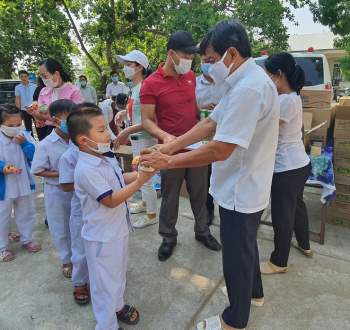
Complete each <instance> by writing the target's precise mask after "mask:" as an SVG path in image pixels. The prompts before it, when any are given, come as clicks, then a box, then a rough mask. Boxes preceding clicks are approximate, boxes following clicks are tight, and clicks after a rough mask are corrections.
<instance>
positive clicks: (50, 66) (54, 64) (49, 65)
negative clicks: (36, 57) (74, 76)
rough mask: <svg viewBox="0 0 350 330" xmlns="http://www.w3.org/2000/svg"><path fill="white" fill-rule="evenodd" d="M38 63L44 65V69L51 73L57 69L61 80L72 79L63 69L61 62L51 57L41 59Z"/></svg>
mask: <svg viewBox="0 0 350 330" xmlns="http://www.w3.org/2000/svg"><path fill="white" fill-rule="evenodd" d="M39 65H45V67H46V70H47V71H49V72H50V73H51V74H54V73H55V72H56V71H58V72H59V73H60V76H61V78H62V80H63V82H67V81H72V80H71V77H70V76H69V74H68V73H67V72H66V71H65V70H64V68H63V66H62V64H61V63H60V62H58V61H56V60H55V59H53V58H48V59H46V60H44V61H41V62H40V63H39Z"/></svg>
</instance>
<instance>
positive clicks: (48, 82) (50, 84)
mask: <svg viewBox="0 0 350 330" xmlns="http://www.w3.org/2000/svg"><path fill="white" fill-rule="evenodd" d="M42 80H43V82H44V85H45V86H46V87H50V88H55V87H57V83H54V82H53V80H52V79H45V78H42Z"/></svg>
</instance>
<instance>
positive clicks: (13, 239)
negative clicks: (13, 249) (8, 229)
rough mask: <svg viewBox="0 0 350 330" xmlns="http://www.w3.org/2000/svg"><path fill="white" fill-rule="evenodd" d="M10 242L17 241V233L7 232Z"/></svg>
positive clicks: (18, 238) (18, 237)
mask: <svg viewBox="0 0 350 330" xmlns="http://www.w3.org/2000/svg"><path fill="white" fill-rule="evenodd" d="M8 237H9V241H10V242H19V240H20V236H19V234H17V233H9V235H8Z"/></svg>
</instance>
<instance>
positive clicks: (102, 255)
mask: <svg viewBox="0 0 350 330" xmlns="http://www.w3.org/2000/svg"><path fill="white" fill-rule="evenodd" d="M68 128H69V133H70V136H71V139H72V141H73V142H74V143H75V144H76V145H78V147H79V150H80V151H79V159H78V163H77V166H76V168H75V175H74V183H75V192H76V194H77V196H78V198H79V200H80V204H81V207H82V214H83V222H84V224H83V229H82V237H83V239H84V246H85V252H86V258H87V263H88V269H89V278H90V292H91V299H92V307H93V311H94V315H95V319H96V322H97V324H96V328H95V329H96V330H106V329H108V330H117V329H121V328H119V326H118V320H119V321H122V322H125V323H127V324H131V325H134V324H137V323H138V321H139V319H140V316H139V312H138V311H137V310H136V309H135V308H134V307H133V306H129V305H125V304H124V291H125V284H126V269H127V255H128V238H129V228H130V226H131V223H130V216H129V210H128V208H127V202H126V201H127V199H128V198H130V197H131V196H132V195H133V194H134V193H135V192H136V191H137V190H138V189H139V188H140V187H141V186H142V184H143V183H144V182H146V181H147V180H149V179H150V178H151V177H152V175H153V174H154V172H151V173H150V172H148V173H146V172H142V171H140V172H139V174H138V176H137V178H136V173H130V174H124V175H123V174H122V171H121V169H120V167H119V164H118V162H117V160H116V159H115V158H114V155H113V153H111V151H110V144H111V139H110V134H109V131H108V128H107V125H106V122H105V120H104V118H103V115H102V113H101V112H100V111H98V110H96V109H95V108H91V109H88V108H86V109H84V111H75V112H74V113H72V114H71V115H70V116H69V117H68ZM124 179H125V181H126V182H127V183H129V182H130V183H129V184H128V185H125V183H124ZM135 179H136V180H135Z"/></svg>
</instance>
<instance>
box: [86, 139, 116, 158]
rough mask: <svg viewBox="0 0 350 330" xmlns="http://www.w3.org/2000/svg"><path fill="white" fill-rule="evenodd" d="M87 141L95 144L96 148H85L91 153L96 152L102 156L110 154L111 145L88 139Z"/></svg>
mask: <svg viewBox="0 0 350 330" xmlns="http://www.w3.org/2000/svg"><path fill="white" fill-rule="evenodd" d="M87 139H88V140H89V141H91V142H94V143H96V144H97V147H96V148H94V147H90V146H87V147H88V148H89V149H90V150H91V151H94V152H97V153H98V154H100V155H102V154H105V153H106V152H110V151H111V143H110V142H107V143H102V142H95V141H94V140H91V139H89V138H87Z"/></svg>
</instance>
